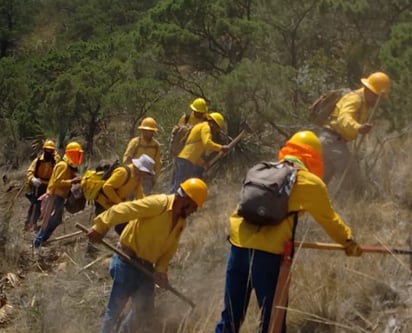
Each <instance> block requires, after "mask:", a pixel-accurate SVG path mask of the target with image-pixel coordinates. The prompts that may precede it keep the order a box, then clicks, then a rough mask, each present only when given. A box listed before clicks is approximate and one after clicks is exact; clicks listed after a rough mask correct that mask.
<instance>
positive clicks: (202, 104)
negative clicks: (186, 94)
mask: <svg viewBox="0 0 412 333" xmlns="http://www.w3.org/2000/svg"><path fill="white" fill-rule="evenodd" d="M190 108H191V109H192V110H193V111H196V112H200V113H206V112H207V111H208V109H207V103H206V101H205V100H204V99H203V98H196V99H195V100H194V101H193V102H192V104H190Z"/></svg>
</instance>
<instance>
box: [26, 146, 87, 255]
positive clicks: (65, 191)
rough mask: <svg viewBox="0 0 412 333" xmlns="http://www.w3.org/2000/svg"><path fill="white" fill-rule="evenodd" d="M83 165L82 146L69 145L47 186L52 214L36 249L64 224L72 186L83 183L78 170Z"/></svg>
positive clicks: (37, 238)
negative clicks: (64, 215) (67, 201)
mask: <svg viewBox="0 0 412 333" xmlns="http://www.w3.org/2000/svg"><path fill="white" fill-rule="evenodd" d="M82 163H83V148H82V146H81V145H80V144H79V143H78V142H74V141H73V142H70V143H68V144H67V146H66V150H65V152H64V155H63V159H62V160H61V161H59V162H58V163H57V164H56V165H55V166H54V169H53V173H52V175H51V178H50V181H49V184H48V185H47V191H46V194H47V197H48V199H47V200H51V201H52V203H53V205H52V210H51V212H52V213H51V214H49V215H50V216H45V218H47V221H46V223H45V227H44V228H41V229H40V230H39V231H38V232H37V234H36V237H35V238H34V241H33V245H34V247H35V248H37V247H39V246H40V245H41V244H42V243H43V242H45V241H46V240H47V239H49V237H50V236H51V234H52V233H53V231H54V230H55V229H56V228H57V227H58V226H59V224H61V223H62V219H63V212H64V203H65V201H66V199H67V198H68V196H69V193H70V189H71V186H72V185H73V184H78V183H80V181H81V176H80V175H79V170H78V168H79V167H80V165H81V164H82ZM45 200H46V199H45Z"/></svg>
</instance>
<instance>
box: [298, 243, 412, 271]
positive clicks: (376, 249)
mask: <svg viewBox="0 0 412 333" xmlns="http://www.w3.org/2000/svg"><path fill="white" fill-rule="evenodd" d="M408 242H409V245H410V246H411V247H412V237H410V238H409V240H408ZM294 245H295V247H296V248H302V249H318V250H335V251H336V250H338V251H339V250H343V251H344V250H345V248H344V246H343V245H340V244H334V243H319V242H315V243H309V242H299V241H296V242H295V243H294ZM360 248H361V249H362V251H363V252H365V253H382V254H404V255H409V263H410V267H412V250H406V249H398V248H393V247H386V246H383V245H360Z"/></svg>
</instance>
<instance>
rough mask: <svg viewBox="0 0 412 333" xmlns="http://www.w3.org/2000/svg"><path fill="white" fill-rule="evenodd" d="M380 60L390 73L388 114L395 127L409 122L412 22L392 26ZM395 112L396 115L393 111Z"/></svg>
mask: <svg viewBox="0 0 412 333" xmlns="http://www.w3.org/2000/svg"><path fill="white" fill-rule="evenodd" d="M381 59H382V62H383V64H384V66H385V68H387V69H388V70H389V71H390V73H391V74H392V77H393V81H392V88H391V91H392V92H391V97H390V101H391V103H392V112H390V114H389V115H388V118H390V119H391V120H392V121H393V122H394V126H395V127H404V126H406V125H408V122H409V124H410V110H411V108H412V100H411V99H410V98H405V97H406V96H409V89H410V87H411V85H412V23H410V22H404V23H400V24H398V25H395V26H393V27H392V30H391V36H390V39H389V40H388V41H387V42H386V43H385V44H384V46H383V47H382V49H381ZM395 112H396V117H393V113H395Z"/></svg>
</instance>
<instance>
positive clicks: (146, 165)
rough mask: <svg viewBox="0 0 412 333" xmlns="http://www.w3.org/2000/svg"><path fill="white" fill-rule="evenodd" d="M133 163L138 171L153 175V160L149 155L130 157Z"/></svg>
mask: <svg viewBox="0 0 412 333" xmlns="http://www.w3.org/2000/svg"><path fill="white" fill-rule="evenodd" d="M132 163H133V165H134V166H135V167H136V168H137V169H139V170H140V171H143V172H147V173H149V174H151V175H154V174H155V172H154V163H155V161H154V160H153V158H151V157H150V156H149V155H146V154H142V155H141V156H140V157H139V158H134V159H132Z"/></svg>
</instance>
